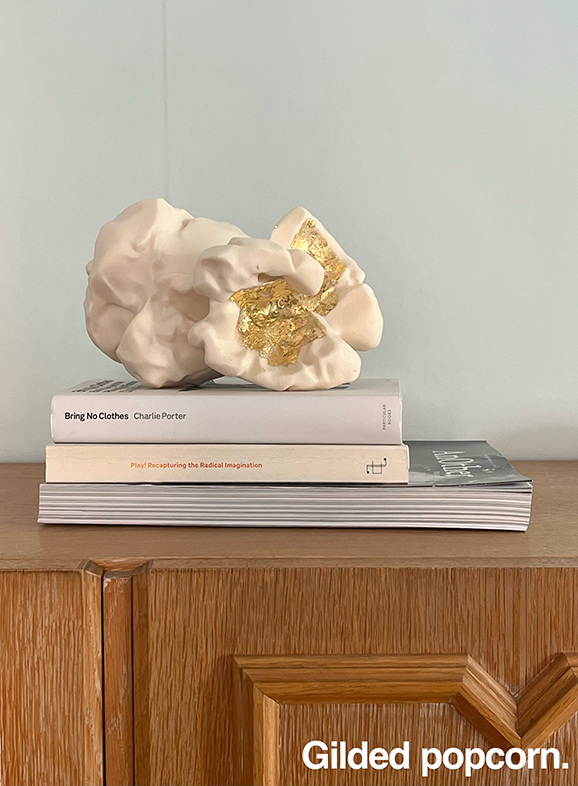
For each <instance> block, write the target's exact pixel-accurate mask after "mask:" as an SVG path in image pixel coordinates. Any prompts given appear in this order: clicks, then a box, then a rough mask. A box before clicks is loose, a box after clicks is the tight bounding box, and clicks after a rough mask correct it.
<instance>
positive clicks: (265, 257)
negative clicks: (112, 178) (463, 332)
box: [85, 199, 383, 390]
mask: <svg viewBox="0 0 578 786" xmlns="http://www.w3.org/2000/svg"><path fill="white" fill-rule="evenodd" d="M87 272H88V290H87V295H86V300H85V313H86V324H87V329H88V333H89V335H90V337H91V338H92V340H93V341H94V343H95V344H96V345H97V346H98V347H99V348H100V349H102V350H103V352H105V353H106V354H107V355H109V357H111V358H113V359H114V360H118V361H119V362H121V363H123V365H124V366H125V368H126V369H127V371H129V373H130V374H132V375H133V376H135V377H136V378H137V379H138V380H139V381H140V382H141V383H142V384H143V385H146V386H149V387H168V386H174V385H181V384H187V383H189V384H190V383H200V382H203V381H205V380H207V379H211V378H214V377H218V376H221V375H228V376H238V377H241V378H243V379H246V380H248V381H250V382H254V383H256V384H258V385H261V386H263V387H267V388H271V389H274V390H313V389H317V388H331V387H335V386H337V385H341V384H343V383H344V382H351V381H353V380H354V379H356V378H357V376H358V375H359V371H360V366H361V362H360V358H359V355H358V354H357V353H358V351H361V350H367V349H371V348H373V347H375V346H377V345H378V344H379V341H380V339H381V333H382V327H383V320H382V316H381V312H380V310H379V305H378V303H377V300H376V298H375V295H374V294H373V291H372V290H371V288H370V287H368V286H367V285H366V284H364V283H363V279H364V273H363V272H362V270H361V269H360V268H359V267H358V265H357V264H356V263H355V262H354V261H353V260H352V259H351V257H349V256H347V254H346V253H345V252H344V251H343V249H342V248H341V246H340V245H339V244H338V243H337V241H336V240H335V239H334V238H333V237H332V236H331V235H330V234H329V233H328V232H327V231H326V230H325V228H324V227H323V225H322V224H321V223H320V222H319V221H318V220H317V219H316V218H314V217H313V216H312V215H311V214H310V213H309V212H307V211H306V210H305V209H304V208H300V207H298V208H295V209H294V210H292V211H291V212H290V213H288V214H287V215H286V216H285V217H284V218H282V219H281V221H279V223H278V224H277V226H276V227H275V229H274V230H273V233H272V235H271V238H270V240H260V239H255V238H250V237H248V236H247V235H246V234H245V233H243V232H242V231H241V230H240V229H239V228H238V227H235V226H233V225H232V224H227V223H224V222H219V221H212V220H210V219H205V218H193V217H192V216H191V215H190V214H189V213H187V212H186V211H185V210H179V209H176V208H173V207H172V206H171V205H169V204H168V203H167V202H165V201H164V200H163V199H152V200H145V201H142V202H138V203H136V204H135V205H132V206H131V207H129V208H127V209H126V210H124V211H123V212H122V213H121V214H120V215H119V216H117V218H115V219H114V220H113V221H111V222H109V223H108V224H105V225H104V227H103V228H102V229H101V231H100V233H99V235H98V238H97V241H96V245H95V253H94V259H93V260H92V261H91V262H90V263H89V264H88V266H87Z"/></svg>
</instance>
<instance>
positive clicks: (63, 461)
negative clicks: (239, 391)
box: [46, 444, 409, 483]
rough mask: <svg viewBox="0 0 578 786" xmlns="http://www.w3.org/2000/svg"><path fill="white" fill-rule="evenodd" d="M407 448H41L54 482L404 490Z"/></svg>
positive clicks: (407, 470) (73, 445)
mask: <svg viewBox="0 0 578 786" xmlns="http://www.w3.org/2000/svg"><path fill="white" fill-rule="evenodd" d="M408 473H409V455H408V450H407V447H406V446H405V445H261V444H255V445H238V444H230V445H222V444H211V445H196V444H190V445H140V444H139V445H137V444H132V445H130V444H129V445H100V444H92V445H91V444H85V445H80V444H76V445H75V444H59V445H48V446H47V448H46V480H47V481H48V482H52V483H53V482H59V483H184V482H186V483H214V482H217V483H407V480H408Z"/></svg>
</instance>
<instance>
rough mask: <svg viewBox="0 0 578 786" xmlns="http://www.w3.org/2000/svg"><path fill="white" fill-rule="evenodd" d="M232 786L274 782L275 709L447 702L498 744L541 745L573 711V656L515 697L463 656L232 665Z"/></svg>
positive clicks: (577, 667) (577, 673)
mask: <svg viewBox="0 0 578 786" xmlns="http://www.w3.org/2000/svg"><path fill="white" fill-rule="evenodd" d="M234 668H235V712H236V723H235V724H234V725H235V731H236V738H235V754H234V760H235V768H236V771H235V783H238V784H245V785H249V784H254V785H255V786H257V785H258V786H275V784H278V783H279V756H278V750H279V705H280V704H321V703H332V704H369V703H371V704H378V703H422V702H427V703H445V704H451V705H452V706H453V707H455V709H456V710H457V711H458V712H459V713H460V714H461V715H462V716H463V717H464V718H466V719H467V720H468V721H470V722H471V723H472V724H473V726H474V727H475V728H476V729H477V730H478V731H480V732H481V733H482V734H484V736H485V737H486V738H487V739H488V740H489V741H490V742H491V743H492V744H495V745H498V746H499V747H501V748H504V749H507V748H511V747H520V748H529V747H538V746H540V745H541V744H542V743H543V742H544V741H545V740H546V739H547V738H548V737H549V736H550V735H551V734H553V733H554V732H555V731H557V730H558V729H559V728H560V727H561V726H562V725H563V724H564V723H565V722H566V721H567V720H569V719H570V718H571V717H572V715H574V713H575V712H576V711H578V655H569V654H568V655H567V654H563V653H561V654H559V655H557V656H556V658H555V659H554V660H553V661H552V662H551V663H550V665H549V666H548V667H547V668H546V669H545V671H544V672H542V673H541V674H540V675H538V677H537V678H536V679H534V680H533V681H532V682H531V683H530V684H529V685H528V686H527V687H526V688H525V689H524V690H523V691H522V693H521V694H520V696H519V697H517V698H515V697H514V696H512V695H511V694H510V693H509V692H508V691H507V690H506V689H505V688H504V687H503V686H502V685H500V684H499V683H498V682H496V680H495V679H493V677H491V676H490V675H489V674H488V673H487V672H486V671H485V670H484V669H483V668H482V667H481V666H480V665H479V664H478V663H476V661H475V660H473V659H472V658H471V657H469V656H468V655H384V656H364V655H359V656H354V657H345V656H314V657H310V656H288V657H277V656H247V657H236V658H235V659H234Z"/></svg>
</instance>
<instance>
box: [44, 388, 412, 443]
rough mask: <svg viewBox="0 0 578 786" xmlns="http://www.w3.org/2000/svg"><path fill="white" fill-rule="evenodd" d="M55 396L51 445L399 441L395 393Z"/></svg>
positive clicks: (399, 424) (399, 429) (399, 402)
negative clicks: (353, 394)
mask: <svg viewBox="0 0 578 786" xmlns="http://www.w3.org/2000/svg"><path fill="white" fill-rule="evenodd" d="M316 393H317V395H312V396H310V397H301V396H299V397H297V398H294V397H293V395H294V394H291V393H285V394H279V395H274V394H273V395H271V396H269V395H267V394H266V393H265V394H255V395H242V396H238V397H236V396H231V395H215V394H213V395H198V394H194V395H190V396H189V395H187V394H186V393H185V394H182V395H178V396H177V395H172V396H171V395H166V396H162V395H150V396H147V395H138V396H137V395H134V396H131V395H122V394H120V395H115V394H106V395H95V394H92V395H91V394H59V395H56V396H54V398H53V400H52V414H51V431H52V439H53V441H54V442H57V443H59V442H68V443H71V442H72V443H75V442H76V443H94V442H105V443H131V444H137V443H145V444H146V443H163V444H179V443H183V444H184V443H223V444H229V443H241V444H246V443H261V444H265V443H277V444H290V443H302V444H306V443H307V444H344V445H345V444H357V445H399V444H401V441H402V435H401V399H400V397H399V395H395V394H393V395H382V396H379V395H375V394H374V395H367V396H361V395H360V396H350V397H347V396H344V397H339V396H326V397H324V396H323V395H322V391H316Z"/></svg>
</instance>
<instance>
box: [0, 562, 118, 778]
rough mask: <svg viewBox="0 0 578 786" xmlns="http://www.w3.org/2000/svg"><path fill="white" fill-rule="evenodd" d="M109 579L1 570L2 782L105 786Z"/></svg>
mask: <svg viewBox="0 0 578 786" xmlns="http://www.w3.org/2000/svg"><path fill="white" fill-rule="evenodd" d="M100 598H101V576H100V571H99V570H98V569H95V568H94V566H91V565H90V564H87V565H85V566H83V567H81V568H79V569H77V570H54V571H23V570H19V571H9V570H4V571H0V599H1V603H2V612H1V613H0V697H1V703H0V733H1V739H0V742H1V747H0V783H1V784H3V785H9V786H19V785H20V784H21V785H22V786H25V785H26V784H28V785H30V784H35V786H36V785H38V786H43V785H46V786H51V785H54V784H62V785H63V786H65V785H66V784H70V786H73V785H74V784H91V785H92V784H95V785H96V784H102V783H103V762H102V750H103V746H102V664H101V649H102V648H101V604H100Z"/></svg>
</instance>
